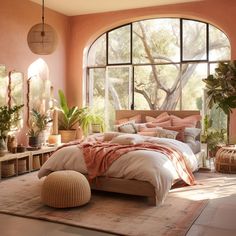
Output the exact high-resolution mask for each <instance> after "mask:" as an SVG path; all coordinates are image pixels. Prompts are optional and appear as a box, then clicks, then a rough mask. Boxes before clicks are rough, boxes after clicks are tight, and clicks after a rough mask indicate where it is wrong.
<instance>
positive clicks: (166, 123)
mask: <svg viewBox="0 0 236 236" xmlns="http://www.w3.org/2000/svg"><path fill="white" fill-rule="evenodd" d="M146 126H147V127H148V128H155V127H163V126H171V119H169V120H167V121H164V122H150V123H147V124H146Z"/></svg>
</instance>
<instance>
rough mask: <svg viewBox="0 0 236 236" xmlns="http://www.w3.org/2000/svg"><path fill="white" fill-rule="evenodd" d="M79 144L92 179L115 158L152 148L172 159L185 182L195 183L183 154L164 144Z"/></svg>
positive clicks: (103, 170)
mask: <svg viewBox="0 0 236 236" xmlns="http://www.w3.org/2000/svg"><path fill="white" fill-rule="evenodd" d="M78 146H79V148H81V149H82V150H83V155H84V160H85V163H86V166H87V170H88V175H89V178H90V179H94V178H96V177H97V176H101V175H103V174H104V173H105V172H106V171H107V169H108V168H109V167H110V166H111V164H112V163H113V162H114V161H115V160H117V159H118V158H119V157H120V156H121V155H123V154H125V153H127V152H130V151H135V150H151V151H156V152H160V153H163V154H165V155H166V156H167V157H168V158H169V160H171V162H172V163H173V165H174V167H175V169H176V171H177V173H178V175H179V177H180V178H181V179H182V180H183V181H184V182H186V183H187V184H188V185H193V184H194V183H195V180H194V176H193V174H192V172H191V170H190V169H189V168H188V166H187V165H186V163H185V160H184V157H183V155H182V154H181V153H180V152H179V151H177V150H174V149H172V148H170V147H167V146H164V145H160V144H153V143H142V144H135V145H120V144H115V143H101V142H84V143H81V144H79V145H78Z"/></svg>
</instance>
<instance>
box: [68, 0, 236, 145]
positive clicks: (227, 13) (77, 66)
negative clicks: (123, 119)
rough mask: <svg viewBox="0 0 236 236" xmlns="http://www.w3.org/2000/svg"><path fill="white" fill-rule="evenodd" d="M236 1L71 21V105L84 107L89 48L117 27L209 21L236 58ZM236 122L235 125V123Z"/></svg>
mask: <svg viewBox="0 0 236 236" xmlns="http://www.w3.org/2000/svg"><path fill="white" fill-rule="evenodd" d="M235 12H236V1H234V0H227V1H222V0H204V1H196V2H191V3H184V4H176V5H165V6H160V7H150V8H143V9H135V10H125V11H118V12H109V13H102V14H88V15H82V16H75V17H71V18H70V27H71V32H70V47H69V48H68V76H67V79H68V80H67V89H68V91H67V94H68V95H69V97H68V99H69V102H70V103H73V104H77V105H81V104H82V100H83V99H82V97H83V96H82V91H83V79H84V73H85V71H84V69H85V66H86V60H85V57H84V55H86V52H87V47H88V46H89V45H90V44H91V42H93V41H94V40H95V39H96V38H97V37H98V36H99V35H100V34H102V33H104V32H105V31H107V30H108V29H112V28H114V27H116V26H118V25H121V24H124V23H128V22H132V21H135V20H138V19H146V18H153V17H183V18H184V17H186V18H192V19H198V20H202V21H205V22H209V23H211V24H213V25H215V26H217V27H219V28H220V29H222V30H223V31H224V32H225V33H226V34H227V35H228V37H229V40H230V42H231V46H232V59H236V30H235V27H234V22H236V14H235ZM234 120H236V112H235V113H234V114H233V115H232V117H231V129H230V133H231V138H233V139H235V140H236V124H234ZM235 123H236V122H235Z"/></svg>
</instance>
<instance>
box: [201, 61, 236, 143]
mask: <svg viewBox="0 0 236 236" xmlns="http://www.w3.org/2000/svg"><path fill="white" fill-rule="evenodd" d="M203 82H205V83H206V88H207V101H208V107H209V108H210V109H211V108H212V107H213V105H214V104H216V105H217V108H220V109H222V110H223V111H224V113H225V114H226V115H227V141H228V142H229V137H228V136H229V119H230V113H231V112H232V108H236V61H231V62H220V63H219V64H218V67H217V68H216V69H215V74H214V75H209V76H208V77H207V78H206V79H203Z"/></svg>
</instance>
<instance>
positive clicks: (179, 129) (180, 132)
mask: <svg viewBox="0 0 236 236" xmlns="http://www.w3.org/2000/svg"><path fill="white" fill-rule="evenodd" d="M163 129H168V130H174V131H177V132H178V134H177V136H176V139H177V140H179V141H181V142H184V130H185V126H164V127H163Z"/></svg>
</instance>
